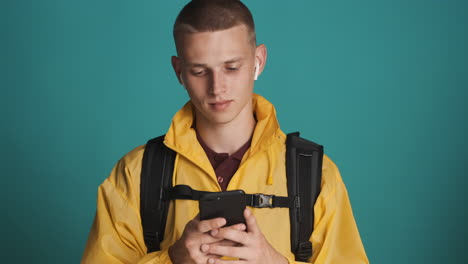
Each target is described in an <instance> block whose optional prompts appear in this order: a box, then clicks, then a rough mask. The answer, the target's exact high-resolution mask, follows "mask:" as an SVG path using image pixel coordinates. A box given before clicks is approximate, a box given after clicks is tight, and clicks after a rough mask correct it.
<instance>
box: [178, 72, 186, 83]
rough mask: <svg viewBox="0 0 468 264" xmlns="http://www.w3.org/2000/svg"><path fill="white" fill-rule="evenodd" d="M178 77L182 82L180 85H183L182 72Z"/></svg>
mask: <svg viewBox="0 0 468 264" xmlns="http://www.w3.org/2000/svg"><path fill="white" fill-rule="evenodd" d="M179 79H180V82H181V83H182V85H183V86H185V83H184V78H182V73H181V74H179Z"/></svg>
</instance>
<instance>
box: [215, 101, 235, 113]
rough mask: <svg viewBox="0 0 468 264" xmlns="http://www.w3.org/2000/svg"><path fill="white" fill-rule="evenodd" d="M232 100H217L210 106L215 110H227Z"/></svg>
mask: <svg viewBox="0 0 468 264" xmlns="http://www.w3.org/2000/svg"><path fill="white" fill-rule="evenodd" d="M231 102H232V100H223V101H217V102H214V103H210V104H209V105H210V107H211V108H212V109H213V110H215V111H223V110H226V108H228V107H229V105H230V104H231Z"/></svg>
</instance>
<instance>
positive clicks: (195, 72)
mask: <svg viewBox="0 0 468 264" xmlns="http://www.w3.org/2000/svg"><path fill="white" fill-rule="evenodd" d="M191 73H192V75H195V76H202V75H204V74H205V70H192V71H191Z"/></svg>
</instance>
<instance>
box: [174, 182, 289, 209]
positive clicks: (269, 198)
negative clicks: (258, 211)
mask: <svg viewBox="0 0 468 264" xmlns="http://www.w3.org/2000/svg"><path fill="white" fill-rule="evenodd" d="M206 193H212V192H206V191H198V190H194V189H192V187H190V186H188V185H183V184H178V185H176V186H174V187H172V188H171V190H170V197H171V199H172V200H176V199H181V200H195V201H199V200H200V198H201V197H202V196H203V195H204V194H206ZM245 200H246V205H247V206H251V207H255V208H277V207H287V208H291V207H295V206H297V205H296V203H295V200H294V198H290V197H284V196H276V195H268V194H263V193H255V194H245Z"/></svg>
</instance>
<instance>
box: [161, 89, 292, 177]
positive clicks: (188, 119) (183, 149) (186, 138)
mask: <svg viewBox="0 0 468 264" xmlns="http://www.w3.org/2000/svg"><path fill="white" fill-rule="evenodd" d="M252 100H253V109H254V114H255V116H256V119H257V124H256V126H255V129H254V133H253V136H252V143H251V146H250V149H249V150H248V151H247V152H246V153H245V154H244V158H243V160H245V159H247V158H248V157H249V156H251V155H252V154H253V153H256V152H258V151H262V150H264V149H265V148H266V147H268V146H269V145H270V144H271V143H272V142H271V141H272V140H274V139H275V137H276V135H277V133H280V134H283V133H282V132H281V131H280V130H279V124H278V120H277V118H276V111H275V108H274V106H273V104H271V103H270V102H269V101H268V100H266V99H265V98H264V97H262V96H260V95H258V94H253V97H252ZM193 113H194V112H193V105H192V103H191V102H190V101H189V102H187V103H186V104H185V105H184V107H182V109H180V110H179V111H178V112H177V113H176V114H175V115H174V117H173V119H172V123H171V126H170V128H169V130H168V131H167V133H166V136H165V138H164V144H165V145H166V146H168V147H169V148H171V149H173V150H174V151H176V152H177V153H179V154H180V155H183V156H185V157H186V158H187V159H189V160H191V161H192V162H193V163H195V164H196V165H197V166H199V167H200V168H202V169H203V170H205V171H206V172H208V173H210V174H213V175H214V170H213V168H212V166H211V164H210V161H209V160H208V158H207V156H206V154H205V152H204V150H203V148H202V147H201V145H200V143H199V142H198V140H197V136H196V133H195V129H193V128H192V124H193V121H194V115H193Z"/></svg>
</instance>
